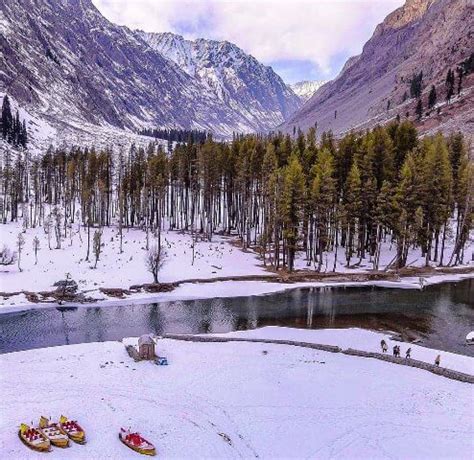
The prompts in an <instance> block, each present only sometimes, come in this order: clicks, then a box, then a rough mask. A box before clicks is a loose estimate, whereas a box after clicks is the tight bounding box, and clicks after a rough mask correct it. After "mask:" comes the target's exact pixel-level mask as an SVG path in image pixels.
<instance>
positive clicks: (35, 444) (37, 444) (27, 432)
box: [18, 423, 51, 452]
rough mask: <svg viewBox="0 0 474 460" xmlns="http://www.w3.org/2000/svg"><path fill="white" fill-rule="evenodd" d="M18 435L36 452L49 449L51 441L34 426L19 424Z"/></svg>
mask: <svg viewBox="0 0 474 460" xmlns="http://www.w3.org/2000/svg"><path fill="white" fill-rule="evenodd" d="M18 436H19V437H20V439H21V442H23V444H25V445H26V446H28V447H29V448H30V449H33V450H36V451H38V452H49V451H50V450H51V443H50V442H49V439H48V438H47V437H46V436H45V435H44V434H43V433H41V431H39V430H37V429H36V428H33V427H30V426H29V425H26V424H25V423H22V424H21V425H20V430H19V431H18Z"/></svg>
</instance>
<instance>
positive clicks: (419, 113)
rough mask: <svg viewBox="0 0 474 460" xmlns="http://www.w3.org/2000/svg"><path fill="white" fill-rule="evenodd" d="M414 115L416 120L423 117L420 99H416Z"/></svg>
mask: <svg viewBox="0 0 474 460" xmlns="http://www.w3.org/2000/svg"><path fill="white" fill-rule="evenodd" d="M415 113H416V117H417V119H418V120H421V117H422V116H423V102H422V101H421V98H420V99H418V102H417V103H416V109H415Z"/></svg>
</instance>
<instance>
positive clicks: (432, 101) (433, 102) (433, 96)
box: [428, 85, 437, 109]
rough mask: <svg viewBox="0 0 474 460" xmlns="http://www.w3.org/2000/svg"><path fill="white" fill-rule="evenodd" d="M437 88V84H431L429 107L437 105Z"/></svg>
mask: <svg viewBox="0 0 474 460" xmlns="http://www.w3.org/2000/svg"><path fill="white" fill-rule="evenodd" d="M436 99H437V96H436V88H435V85H432V86H431V90H430V94H429V96H428V107H429V108H430V109H432V108H433V107H434V106H435V105H436Z"/></svg>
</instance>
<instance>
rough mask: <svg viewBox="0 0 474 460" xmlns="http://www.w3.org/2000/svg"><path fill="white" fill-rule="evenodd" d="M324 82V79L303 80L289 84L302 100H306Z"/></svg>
mask: <svg viewBox="0 0 474 460" xmlns="http://www.w3.org/2000/svg"><path fill="white" fill-rule="evenodd" d="M325 83H326V80H313V81H312V80H303V81H299V82H297V83H293V84H292V85H289V86H290V88H291V89H292V90H293V92H294V93H295V94H296V95H298V96H299V97H300V98H301V99H302V100H303V101H307V100H308V99H309V98H311V97H312V96H313V94H314V93H315V92H316V91H317V90H318V89H319V88H321V86H323V85H324V84H325Z"/></svg>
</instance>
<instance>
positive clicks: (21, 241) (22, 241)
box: [16, 233, 25, 272]
mask: <svg viewBox="0 0 474 460" xmlns="http://www.w3.org/2000/svg"><path fill="white" fill-rule="evenodd" d="M24 246H25V237H24V236H23V234H22V233H18V237H17V239H16V247H17V249H18V270H20V271H21V272H22V271H23V269H22V268H21V265H20V264H21V253H22V251H23V247H24Z"/></svg>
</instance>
